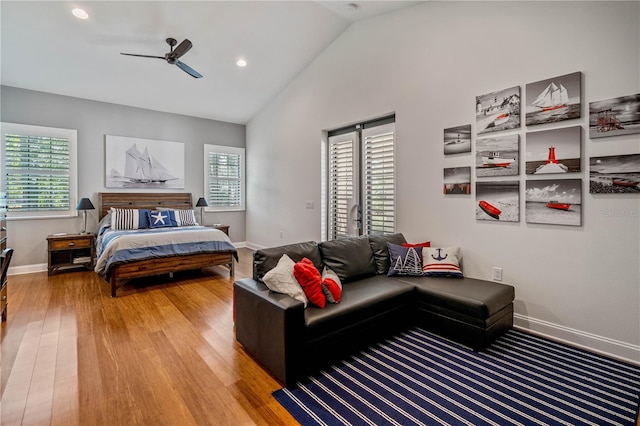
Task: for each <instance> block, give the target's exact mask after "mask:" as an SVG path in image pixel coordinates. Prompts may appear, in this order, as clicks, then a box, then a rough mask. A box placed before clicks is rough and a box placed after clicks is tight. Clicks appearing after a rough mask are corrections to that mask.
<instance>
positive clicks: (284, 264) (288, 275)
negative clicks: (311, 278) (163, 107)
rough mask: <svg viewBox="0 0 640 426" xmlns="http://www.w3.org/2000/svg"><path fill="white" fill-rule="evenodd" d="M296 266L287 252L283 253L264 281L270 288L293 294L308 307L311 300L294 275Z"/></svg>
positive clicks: (265, 275)
mask: <svg viewBox="0 0 640 426" xmlns="http://www.w3.org/2000/svg"><path fill="white" fill-rule="evenodd" d="M294 266H295V262H294V261H293V260H291V258H290V257H289V256H287V255H286V254H283V255H282V257H280V260H278V263H277V264H276V266H275V267H274V268H273V269H271V270H269V271H268V272H267V273H266V274H264V276H263V277H262V281H263V282H264V283H265V285H266V286H267V288H268V289H269V290H271V291H275V292H276V293H283V294H286V295H288V296H291V297H293V298H294V299H296V300H299V301H300V302H302V303H303V304H304V307H305V308H306V307H307V304H308V303H309V301H308V300H307V296H305V294H304V291H302V287H300V284H299V283H298V281H297V280H296V277H295V276H294V275H293V267H294Z"/></svg>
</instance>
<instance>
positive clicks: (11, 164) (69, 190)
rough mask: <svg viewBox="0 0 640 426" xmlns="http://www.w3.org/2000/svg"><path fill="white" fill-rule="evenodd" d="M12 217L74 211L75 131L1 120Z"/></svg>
mask: <svg viewBox="0 0 640 426" xmlns="http://www.w3.org/2000/svg"><path fill="white" fill-rule="evenodd" d="M2 143H3V147H2V148H3V154H4V158H3V161H4V168H5V173H6V176H5V177H6V190H7V209H8V211H9V213H10V216H11V217H21V216H25V217H42V216H45V217H49V216H61V215H64V216H69V215H75V214H76V212H75V201H76V200H75V198H76V197H75V186H76V185H75V182H76V176H75V175H76V167H75V161H76V160H75V158H76V156H75V145H76V131H75V130H68V129H52V128H46V127H37V126H26V125H18V124H10V123H3V124H2Z"/></svg>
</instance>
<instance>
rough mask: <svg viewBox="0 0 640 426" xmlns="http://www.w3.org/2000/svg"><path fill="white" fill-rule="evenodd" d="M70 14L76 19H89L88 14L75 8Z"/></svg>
mask: <svg viewBox="0 0 640 426" xmlns="http://www.w3.org/2000/svg"><path fill="white" fill-rule="evenodd" d="M71 13H73V16H75V17H76V18H78V19H88V18H89V14H88V13H87V12H86V11H85V10H84V9H80V8H79V7H76V8H75V9H73V10H72V11H71Z"/></svg>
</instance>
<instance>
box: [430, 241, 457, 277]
mask: <svg viewBox="0 0 640 426" xmlns="http://www.w3.org/2000/svg"><path fill="white" fill-rule="evenodd" d="M461 259H462V255H461V254H460V247H424V248H423V249H422V271H423V272H424V275H425V276H427V277H452V278H464V275H462V270H461V269H460V260H461Z"/></svg>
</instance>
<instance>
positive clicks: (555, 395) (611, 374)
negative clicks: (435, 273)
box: [273, 328, 640, 425]
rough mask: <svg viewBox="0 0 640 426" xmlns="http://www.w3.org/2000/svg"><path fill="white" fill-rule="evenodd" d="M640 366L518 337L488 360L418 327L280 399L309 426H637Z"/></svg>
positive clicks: (499, 344) (506, 340) (506, 338)
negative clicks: (522, 425)
mask: <svg viewBox="0 0 640 426" xmlns="http://www.w3.org/2000/svg"><path fill="white" fill-rule="evenodd" d="M639 393H640V367H635V366H632V365H628V364H624V363H621V362H617V361H614V360H611V359H608V358H605V357H602V356H598V355H595V354H592V353H589V352H585V351H582V350H579V349H575V348H571V347H568V346H565V345H562V344H559V343H555V342H551V341H549V340H546V339H542V338H539V337H536V336H532V335H529V334H525V333H521V332H518V331H515V330H511V331H509V332H507V333H506V334H505V335H503V336H502V337H500V338H499V339H498V340H496V341H495V342H494V343H493V344H492V345H491V346H490V347H489V348H487V349H486V350H485V351H483V352H473V351H471V350H470V349H467V348H466V347H463V346H459V345H456V344H454V343H452V342H450V341H448V340H445V339H442V338H440V337H438V336H435V335H433V334H430V333H428V332H426V331H424V330H421V329H418V328H414V329H411V330H409V331H407V332H405V333H402V334H400V335H398V336H396V337H393V338H391V339H389V340H386V341H384V342H382V343H380V344H377V345H375V346H372V347H370V348H368V349H367V350H366V351H362V352H360V353H359V354H357V355H355V356H353V357H351V358H349V359H347V360H345V361H342V362H341V363H339V364H336V365H334V366H332V367H331V368H328V369H327V370H323V371H322V372H321V373H319V374H318V375H316V376H313V377H309V378H308V380H305V381H304V382H299V383H298V384H297V386H296V387H294V388H292V389H289V388H284V389H280V390H278V391H275V392H274V393H273V396H274V397H275V398H276V400H278V401H279V402H280V404H282V405H283V406H284V407H285V408H286V409H287V410H288V411H289V412H290V413H291V414H292V415H293V417H295V418H296V420H298V421H299V422H300V423H302V424H303V425H315V424H319V425H322V424H326V425H338V424H345V425H383V424H398V425H409V424H447V425H450V424H456V425H457V424H468V425H484V424H493V425H504V424H525V425H529V424H553V425H556V424H557V425H578V424H593V425H604V424H618V425H635V420H634V419H635V418H636V410H637V407H638V395H639Z"/></svg>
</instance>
